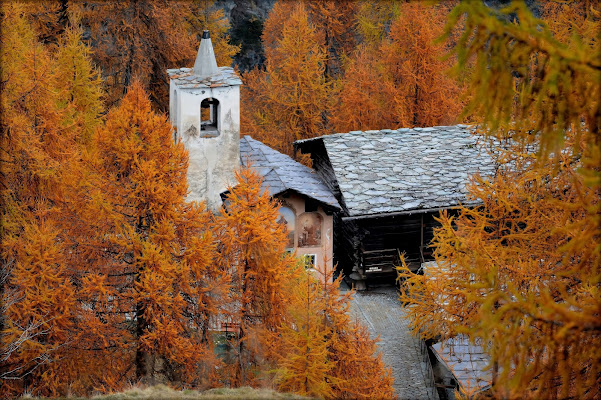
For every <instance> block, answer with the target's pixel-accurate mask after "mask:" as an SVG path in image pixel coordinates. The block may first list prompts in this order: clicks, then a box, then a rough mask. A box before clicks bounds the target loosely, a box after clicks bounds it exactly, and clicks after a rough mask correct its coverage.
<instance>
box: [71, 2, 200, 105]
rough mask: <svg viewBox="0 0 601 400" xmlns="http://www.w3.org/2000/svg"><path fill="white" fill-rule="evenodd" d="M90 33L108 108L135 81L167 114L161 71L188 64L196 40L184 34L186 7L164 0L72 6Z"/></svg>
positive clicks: (191, 58)
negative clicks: (140, 84) (139, 82)
mask: <svg viewBox="0 0 601 400" xmlns="http://www.w3.org/2000/svg"><path fill="white" fill-rule="evenodd" d="M70 7H72V8H77V13H78V14H80V15H81V23H82V25H83V26H84V27H86V29H89V32H90V36H89V39H88V42H89V43H88V44H89V46H90V47H91V48H93V49H94V51H93V53H92V56H93V60H94V62H95V63H96V65H97V66H98V67H99V68H100V69H101V71H102V76H103V78H104V79H105V85H106V92H107V93H106V104H107V107H111V106H113V105H115V104H116V103H117V102H118V101H119V100H120V99H121V98H122V97H123V95H124V94H125V92H126V91H127V88H128V86H129V85H130V84H131V83H132V82H133V81H134V79H136V78H137V79H139V80H140V81H142V82H144V85H145V89H147V90H148V91H149V93H151V96H152V99H153V101H154V102H155V103H156V104H155V106H156V107H157V108H158V109H160V110H166V109H167V106H168V90H167V88H168V84H167V83H168V82H167V75H166V74H165V70H167V68H174V67H176V66H178V67H179V66H183V65H191V64H192V63H193V60H194V56H195V51H196V44H197V43H198V42H197V41H196V40H195V38H194V37H193V36H192V35H190V33H189V32H188V30H187V24H186V19H185V17H186V14H187V12H188V11H189V8H188V7H189V4H185V3H182V2H174V3H172V2H167V1H158V2H157V1H148V0H143V1H133V0H127V1H110V2H100V1H99V2H85V3H72V4H71V5H70Z"/></svg>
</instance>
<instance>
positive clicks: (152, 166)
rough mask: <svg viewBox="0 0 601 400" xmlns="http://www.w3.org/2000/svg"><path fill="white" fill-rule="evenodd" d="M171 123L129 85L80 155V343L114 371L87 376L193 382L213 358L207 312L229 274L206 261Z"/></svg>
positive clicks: (203, 221)
mask: <svg viewBox="0 0 601 400" xmlns="http://www.w3.org/2000/svg"><path fill="white" fill-rule="evenodd" d="M171 129H172V128H171V125H170V124H169V123H168V121H167V120H166V118H165V117H164V116H162V115H159V114H155V113H154V112H153V111H152V110H151V104H150V101H149V100H148V98H147V97H146V94H145V92H144V90H143V89H142V87H141V85H140V84H138V83H135V84H133V85H132V86H131V88H130V90H129V91H128V93H127V95H126V96H125V97H124V99H123V100H122V102H121V104H120V105H119V106H118V107H116V108H114V109H113V110H111V111H110V113H109V114H108V116H107V121H106V125H105V126H104V127H102V128H101V129H99V130H97V131H96V133H95V135H94V137H93V143H92V146H91V149H90V150H89V151H88V152H86V154H85V157H84V161H85V163H86V168H85V169H83V170H82V171H81V172H80V174H82V175H81V178H80V179H79V181H80V182H81V187H80V188H79V190H80V193H81V197H82V201H83V204H82V205H81V206H80V207H79V208H78V209H77V210H72V213H73V214H74V215H75V216H77V218H78V220H79V224H80V229H79V234H80V237H79V238H77V237H76V238H75V239H74V241H77V242H79V243H80V246H79V247H78V251H79V252H80V257H81V259H85V260H87V261H88V263H87V265H86V266H85V268H84V269H83V271H82V273H81V275H80V277H79V282H78V284H79V285H80V286H81V288H82V289H81V290H82V298H81V301H82V302H83V303H84V304H90V305H92V306H91V307H88V309H87V310H88V313H87V315H85V318H86V321H87V325H88V326H90V327H94V329H93V330H91V331H90V330H89V329H88V330H87V331H83V330H82V331H81V332H80V335H81V339H80V342H81V343H82V348H83V349H82V350H83V351H86V352H87V354H88V355H89V357H90V358H91V359H93V358H94V354H98V355H97V357H96V360H98V362H100V360H102V359H103V358H106V357H108V358H109V359H111V361H112V363H111V367H112V368H113V369H109V368H106V369H105V370H104V371H102V372H103V374H102V376H94V377H91V378H90V379H92V380H93V381H94V380H95V381H96V384H97V385H100V384H102V385H107V386H109V387H110V386H117V387H122V385H124V384H125V382H126V379H132V378H136V379H140V380H142V381H145V382H156V381H165V380H167V381H172V382H174V383H178V382H182V383H186V382H188V383H190V382H191V381H193V380H194V379H196V378H197V376H196V374H194V371H196V370H197V368H199V367H202V366H203V365H204V364H205V363H210V362H212V361H211V358H212V357H211V352H210V343H209V340H208V334H207V331H208V328H209V318H210V316H211V315H212V314H213V312H214V310H215V306H216V302H218V301H219V299H218V295H219V292H220V291H224V290H226V287H227V285H226V282H227V280H226V278H225V275H224V274H220V273H219V271H217V270H216V269H215V268H214V267H213V261H212V257H213V248H214V247H213V244H212V243H213V239H212V237H211V235H210V233H209V232H208V231H207V218H208V216H206V215H204V214H203V212H201V209H203V208H204V207H203V206H202V205H198V204H195V203H191V204H188V203H186V202H185V196H186V192H187V183H186V171H187V165H188V164H187V154H186V152H185V150H184V147H183V145H182V144H181V143H177V144H176V143H174V142H173V136H172V131H171ZM199 208H200V209H199ZM78 239H79V240H78ZM74 244H75V243H74ZM214 288H215V290H214ZM97 349H101V351H98V352H97ZM96 352H97V353H96ZM103 352H104V353H105V354H106V353H107V352H108V353H109V354H110V355H109V356H105V354H103ZM132 365H133V366H134V368H133V369H132V368H131V367H132ZM127 371H134V372H135V376H131V375H130V374H128V373H127Z"/></svg>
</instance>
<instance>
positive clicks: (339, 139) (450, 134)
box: [295, 125, 495, 216]
mask: <svg viewBox="0 0 601 400" xmlns="http://www.w3.org/2000/svg"><path fill="white" fill-rule="evenodd" d="M472 131H473V128H470V127H468V126H467V125H455V126H436V127H430V128H413V129H407V128H405V129H398V130H391V129H383V130H380V131H365V132H361V131H353V132H350V133H344V134H340V133H337V134H333V135H327V136H321V137H317V138H313V139H306V140H299V141H297V142H295V146H297V147H298V148H300V149H301V151H302V152H304V153H307V152H311V151H313V150H314V149H315V145H316V144H318V141H321V142H323V145H324V147H325V149H326V152H327V156H328V157H329V161H330V163H331V165H332V168H333V172H334V174H335V177H336V180H337V183H338V186H339V187H340V192H341V195H342V199H341V200H342V203H341V204H343V205H344V206H346V208H347V211H348V215H349V216H363V215H365V216H369V215H374V214H382V213H392V212H404V211H410V210H420V209H436V208H447V207H452V206H456V205H458V204H459V203H462V204H464V205H473V204H475V202H474V201H470V200H468V198H467V191H466V187H465V185H466V183H467V182H468V179H469V178H468V177H469V176H470V175H472V174H474V173H476V172H480V173H481V174H482V175H484V176H490V175H492V174H493V173H494V168H495V164H494V162H493V160H492V158H491V157H490V155H489V153H488V152H487V151H486V149H485V148H483V146H482V145H481V144H480V143H479V142H478V136H476V135H473V134H472Z"/></svg>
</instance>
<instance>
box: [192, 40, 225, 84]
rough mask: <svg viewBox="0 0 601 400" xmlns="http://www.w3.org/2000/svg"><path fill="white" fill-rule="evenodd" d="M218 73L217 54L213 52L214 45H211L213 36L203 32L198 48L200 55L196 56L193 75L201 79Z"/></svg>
mask: <svg viewBox="0 0 601 400" xmlns="http://www.w3.org/2000/svg"><path fill="white" fill-rule="evenodd" d="M218 71H219V70H218V69H217V61H216V60H215V53H214V52H213V44H212V43H211V35H210V34H209V31H207V30H205V31H203V32H202V39H200V46H199V47H198V54H197V55H196V62H195V63H194V69H193V73H194V75H196V76H198V77H199V78H208V77H210V76H212V75H214V74H216V73H217V72H218Z"/></svg>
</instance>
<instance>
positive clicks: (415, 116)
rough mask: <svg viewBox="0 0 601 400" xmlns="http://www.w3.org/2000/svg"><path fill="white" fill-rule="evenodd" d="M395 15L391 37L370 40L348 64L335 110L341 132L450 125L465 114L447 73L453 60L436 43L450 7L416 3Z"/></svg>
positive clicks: (401, 6)
mask: <svg viewBox="0 0 601 400" xmlns="http://www.w3.org/2000/svg"><path fill="white" fill-rule="evenodd" d="M384 4H386V3H384ZM393 11H394V12H393V14H396V13H397V12H398V16H397V17H396V19H395V20H394V21H393V22H392V24H391V26H390V33H389V35H388V36H387V37H384V38H383V39H382V41H381V42H379V43H378V42H377V41H376V40H375V39H370V40H369V41H367V42H366V43H365V44H364V45H362V46H360V47H359V50H358V51H357V52H356V53H355V59H351V61H349V63H348V66H347V69H346V72H345V76H344V79H343V80H342V82H341V84H340V88H339V95H338V98H339V100H338V103H337V105H336V106H335V110H336V111H335V112H332V115H333V116H334V117H333V118H332V125H333V127H334V130H336V131H338V132H347V131H349V130H355V129H383V128H390V129H394V128H400V127H414V126H434V125H444V124H450V123H452V122H454V121H455V120H456V116H457V115H458V114H459V112H460V111H461V107H462V100H461V93H462V90H461V87H460V85H459V84H458V83H457V82H456V81H455V80H454V79H453V78H451V77H449V76H447V74H446V72H447V70H448V69H450V67H451V65H452V61H451V60H450V59H447V60H444V59H443V56H444V55H445V52H446V45H445V44H444V43H437V42H436V39H437V38H438V37H439V36H441V35H442V33H443V28H444V22H445V17H446V15H447V13H448V10H447V8H446V7H445V6H444V5H437V6H433V5H428V4H421V3H415V2H413V3H402V4H399V5H398V11H397V10H393ZM365 29H367V30H368V31H369V29H368V28H365ZM373 29H375V30H376V32H380V30H379V29H380V28H378V29H376V28H373ZM373 35H375V36H377V35H378V34H377V33H373ZM358 110H360V111H358ZM358 112H360V113H361V115H362V116H363V117H362V118H360V117H359V116H358V115H357V113H358Z"/></svg>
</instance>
